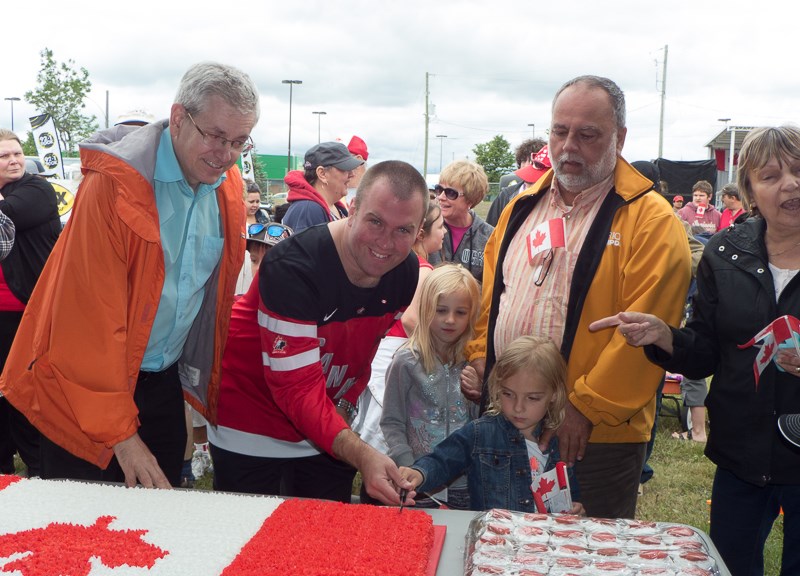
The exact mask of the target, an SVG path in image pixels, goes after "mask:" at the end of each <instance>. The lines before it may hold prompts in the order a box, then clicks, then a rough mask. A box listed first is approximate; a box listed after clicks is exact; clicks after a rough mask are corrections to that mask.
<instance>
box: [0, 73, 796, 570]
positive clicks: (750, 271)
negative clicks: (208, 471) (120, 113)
mask: <svg viewBox="0 0 800 576" xmlns="http://www.w3.org/2000/svg"><path fill="white" fill-rule="evenodd" d="M259 115H260V108H259V96H258V90H257V88H256V86H255V84H254V83H253V81H252V80H251V79H250V77H249V76H247V75H246V74H245V73H243V72H241V71H240V70H238V69H236V68H233V67H230V66H226V65H223V64H217V63H201V64H197V65H194V66H192V67H191V68H190V69H189V70H188V71H187V72H186V73H185V74H184V76H183V78H182V79H181V81H180V85H179V87H178V91H177V94H176V97H175V101H174V103H173V104H172V107H171V109H170V114H169V118H167V119H165V120H162V121H154V122H150V123H147V124H145V125H143V126H125V125H120V126H115V127H114V128H112V129H110V130H106V131H102V132H99V133H97V134H95V135H94V136H93V137H92V138H90V139H89V140H88V141H86V142H84V143H82V144H81V162H82V166H83V172H84V179H83V181H82V183H81V185H80V190H79V193H78V194H77V200H76V202H75V206H74V208H73V214H72V217H71V218H70V220H69V222H68V223H67V225H66V227H65V228H64V230H63V231H62V230H61V226H60V222H59V219H58V214H57V210H56V208H55V195H54V194H53V193H52V189H51V188H50V187H49V184H48V183H47V182H46V181H44V180H42V179H40V178H36V177H33V176H29V175H26V174H25V172H24V159H22V150H21V143H20V141H19V139H18V138H17V137H16V135H15V134H14V133H13V132H9V131H7V130H0V194H2V200H0V257H2V258H3V261H2V265H0V319H2V322H0V361H2V363H3V372H2V376H0V393H1V394H2V398H0V472H3V473H8V472H12V471H13V469H14V468H13V461H12V460H11V458H12V455H13V454H14V453H15V452H19V454H20V456H21V458H22V460H23V461H24V463H25V464H26V465H27V467H28V474H30V475H40V476H41V477H42V478H73V479H86V480H96V481H112V482H124V483H125V484H126V485H128V486H134V485H137V484H140V485H142V486H144V487H155V488H169V487H173V486H180V485H181V484H182V482H184V480H185V478H186V476H187V472H186V470H185V466H184V464H185V462H186V461H187V454H191V446H192V441H194V442H195V443H197V446H202V447H203V448H202V450H201V451H207V454H208V455H207V459H209V460H211V461H213V466H214V468H213V484H214V488H215V489H217V490H225V491H233V492H243V493H255V494H276V495H283V496H300V497H310V498H324V499H332V500H339V501H343V502H350V501H351V498H352V487H353V480H354V477H355V475H356V472H360V474H361V478H362V494H361V497H362V500H363V501H369V502H373V503H376V504H377V503H383V504H387V505H401V504H409V505H410V504H416V505H418V506H420V507H437V506H441V505H446V506H448V507H451V508H457V509H465V510H482V509H486V508H490V507H502V508H509V509H513V510H519V511H526V512H528V511H536V510H540V506H541V498H540V496H541V494H539V493H538V492H537V489H536V488H535V486H536V480H537V479H538V478H539V477H540V476H541V475H542V474H545V473H547V472H548V471H550V470H552V469H553V468H554V467H555V466H556V464H557V463H558V462H564V463H566V465H567V466H568V476H569V483H570V493H571V499H570V500H571V504H570V508H569V511H570V512H572V513H573V514H586V515H589V516H593V517H605V518H633V517H634V516H635V513H636V503H637V494H638V490H639V487H640V482H641V480H642V470H643V467H644V465H645V462H646V458H647V455H648V442H650V441H651V438H652V435H653V432H654V425H655V418H656V416H657V409H656V406H657V401H658V396H659V391H660V388H661V386H662V385H663V379H664V374H665V370H669V371H670V372H674V373H680V374H683V375H684V376H685V379H686V380H685V381H690V379H693V380H694V381H695V382H699V383H700V384H699V387H700V388H702V390H703V391H704V392H705V391H706V390H707V388H706V384H705V379H706V378H707V377H709V376H712V375H713V381H712V383H711V386H710V391H709V392H708V397H707V398H701V399H700V400H699V401H697V400H696V395H695V396H692V398H693V399H692V402H695V403H698V406H696V407H697V408H700V409H704V406H707V408H708V413H709V419H710V422H711V426H712V428H711V432H710V434H709V436H708V439H707V445H706V454H707V456H708V457H709V458H710V459H711V460H712V461H713V462H714V463H715V464H716V466H717V469H716V475H715V479H714V485H713V489H712V496H711V498H712V507H711V530H710V532H711V538H712V539H713V541H714V544H715V545H716V547H717V549H718V550H719V551H720V553H721V555H722V558H723V559H724V560H725V562H726V563H727V565H728V567H729V569H730V570H731V572H732V573H733V574H748V575H749V574H759V573H760V571H762V572H763V547H764V542H765V539H766V537H767V535H768V534H769V532H770V530H771V527H772V523H773V521H774V519H775V518H776V516H777V514H778V513H779V510H781V509H782V510H783V513H784V514H785V522H784V549H783V571H784V573H787V574H791V573H800V547H795V546H793V543H794V540H795V539H796V538H800V530H798V529H797V527H796V526H794V521H795V519H796V518H798V517H800V451H798V449H797V447H796V445H795V444H797V443H800V439H798V438H797V437H796V434H797V418H798V417H793V416H792V415H794V414H798V413H800V386H798V383H799V382H800V381H798V378H800V354H798V352H797V350H798V346H797V344H796V343H795V344H793V342H794V341H793V340H792V338H796V337H798V336H795V335H791V336H790V338H789V339H787V341H786V342H784V341H779V342H778V341H776V342H775V344H776V345H780V347H779V352H778V353H777V354H776V355H775V356H774V362H769V363H767V362H764V361H762V362H760V364H759V361H760V360H763V350H762V351H759V349H758V348H756V347H744V348H743V347H742V346H740V345H741V344H743V343H745V342H748V341H749V340H751V339H752V338H753V336H754V335H755V334H757V333H759V332H760V331H762V330H763V329H764V328H765V327H768V326H770V325H771V323H773V321H775V320H776V319H778V318H780V317H782V316H784V315H788V316H790V317H791V315H792V314H796V313H797V310H798V308H796V307H798V306H800V301H799V300H798V298H800V290H798V283H800V280H798V279H797V278H796V276H797V271H798V269H800V217H798V216H800V176H799V175H798V174H800V130H798V129H796V128H792V127H780V128H763V129H757V130H754V131H753V132H752V133H751V134H750V135H749V136H748V137H747V139H746V140H745V142H744V145H743V147H742V150H741V153H740V155H739V171H738V187H737V186H736V185H733V184H731V185H728V186H726V187H725V188H723V190H722V193H721V199H722V202H723V204H724V205H725V210H724V211H723V212H722V213H720V212H719V211H718V210H717V209H716V208H715V205H714V196H715V194H714V190H713V186H712V185H711V184H710V183H708V182H706V181H700V182H698V183H697V184H696V185H695V186H694V190H693V192H692V201H691V202H689V203H688V204H686V205H685V206H684V205H683V198H682V197H680V196H676V197H675V199H674V202H673V206H670V203H669V202H668V201H667V200H665V198H664V196H662V195H661V194H659V193H658V191H657V190H658V185H659V180H660V179H659V177H658V176H657V174H656V173H655V172H653V171H652V170H653V166H648V165H647V164H648V163H642V164H637V166H636V167H634V166H632V165H631V164H629V163H628V162H627V161H626V160H625V159H624V158H623V155H622V151H623V147H624V144H625V141H626V136H627V132H628V127H627V125H626V114H625V97H624V94H623V92H622V90H621V89H620V88H619V87H618V86H617V85H616V84H615V83H614V82H613V81H611V80H609V79H607V78H602V77H597V76H580V77H577V78H574V79H572V80H569V81H568V82H566V83H565V84H564V85H563V86H562V87H561V88H560V89H559V90H558V91H557V92H556V94H555V96H554V98H553V103H552V121H551V125H550V130H549V139H548V141H547V142H545V141H542V140H538V141H532V142H529V143H527V144H526V146H525V147H521V148H520V150H519V151H518V152H519V153H518V155H517V163H518V170H517V171H516V172H515V174H514V175H513V176H512V177H511V178H509V179H508V181H509V185H508V187H507V188H506V189H505V190H504V191H503V193H502V194H501V196H500V197H498V199H496V200H495V203H494V205H493V206H492V208H491V210H490V217H489V221H488V222H486V221H484V220H482V219H481V217H480V216H479V215H478V214H477V213H476V212H475V210H474V208H475V206H476V205H478V204H479V203H480V202H482V201H483V200H484V198H485V196H486V195H487V192H488V189H489V183H488V179H487V177H486V173H485V171H484V170H483V168H482V167H481V166H479V165H478V164H476V163H474V162H470V161H466V160H459V161H455V162H453V163H451V164H450V165H448V166H447V167H445V168H444V169H443V170H442V173H441V175H440V179H439V182H438V184H437V185H435V186H434V187H433V189H432V190H429V187H428V185H427V184H426V182H425V180H424V179H423V178H422V176H421V175H420V173H419V172H418V171H417V170H416V169H415V168H414V167H413V166H411V165H410V164H408V163H406V162H403V161H399V160H389V161H384V162H379V163H376V164H374V165H372V166H370V167H368V168H367V166H366V160H367V158H368V155H369V153H368V151H367V146H366V143H365V142H364V141H363V140H362V139H360V138H358V137H354V139H353V140H352V141H351V142H350V145H349V146H345V145H344V144H341V143H335V142H325V143H320V144H318V145H316V146H314V147H312V148H311V149H309V150H308V152H307V153H306V154H305V159H304V165H303V170H297V171H292V172H289V173H288V174H287V176H286V184H287V186H288V187H289V195H288V208H287V209H286V211H285V213H284V214H282V215H281V218H280V222H276V221H273V219H272V217H271V216H270V215H269V214H266V213H264V212H263V211H262V210H261V209H260V190H259V188H258V187H257V186H256V185H255V183H251V182H245V181H243V179H242V177H241V174H240V172H239V170H238V168H237V167H236V162H237V160H238V158H239V156H240V154H242V153H243V152H246V151H247V150H249V149H250V148H251V147H252V141H251V139H250V134H251V132H252V130H253V128H254V126H255V125H256V123H257V122H258V119H259ZM703 245H705V248H704V249H702V246H703ZM690 246H691V247H692V248H691V249H690ZM698 246H700V249H698ZM701 252H702V257H700V253H701ZM698 260H699V263H698ZM687 296H691V298H692V306H691V313H690V315H689V317H688V321H685V323H684V322H683V320H684V318H685V308H686V306H685V304H686V300H687ZM794 321H795V322H796V323H797V321H796V320H794ZM797 325H798V326H800V323H797ZM777 334H778V332H775V333H774V336H775V337H777ZM781 334H783V332H781ZM767 360H769V359H767ZM754 363H755V368H754ZM704 395H705V394H703V396H704ZM689 396H690V395H689V394H687V399H688V398H689ZM687 401H688V400H687ZM187 405H188V406H189V407H190V408H191V410H192V411H194V412H195V413H196V418H195V420H194V421H192V419H191V418H189V417H188V416H187V414H189V412H187V410H186V406H187ZM693 414H694V413H693ZM697 418H698V420H701V421H702V422H703V423H705V414H703V415H702V416H700V415H699V413H698V416H697ZM779 418H780V419H781V422H782V423H783V426H782V427H779V426H778V420H779ZM192 424H194V426H192ZM198 429H199V430H198ZM781 431H784V432H785V433H786V434H787V436H789V441H787V440H786V439H784V438H783V437H782V435H781ZM693 432H694V439H695V440H703V439H705V436H704V435H705V428H704V427H703V431H702V434H701V432H700V431H693ZM206 434H207V439H206ZM206 440H207V444H206ZM205 446H208V448H205ZM187 451H188V452H187ZM184 485H185V483H184ZM795 504H797V505H798V507H795ZM548 510H549V509H548ZM795 513H798V516H795Z"/></svg>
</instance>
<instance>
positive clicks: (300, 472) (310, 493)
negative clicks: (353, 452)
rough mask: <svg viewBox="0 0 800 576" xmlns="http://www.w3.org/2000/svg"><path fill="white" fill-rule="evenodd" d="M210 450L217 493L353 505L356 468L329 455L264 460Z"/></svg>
mask: <svg viewBox="0 0 800 576" xmlns="http://www.w3.org/2000/svg"><path fill="white" fill-rule="evenodd" d="M209 448H210V450H211V459H212V460H213V461H214V490H222V491H225V492H243V493H245V494H270V495H274V496H296V497H299V498H318V499H322V500H336V501H338V502H345V503H349V502H350V496H351V493H352V490H353V478H354V477H355V474H356V469H355V468H353V467H352V466H350V465H349V464H347V463H345V462H342V461H341V460H337V459H336V458H333V457H331V456H329V455H328V454H319V455H317V456H308V457H305V458H262V457H259V456H248V455H246V454H237V453H236V452H230V451H228V450H223V449H222V448H219V447H217V446H214V445H213V444H209Z"/></svg>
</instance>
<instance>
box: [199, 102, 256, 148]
mask: <svg viewBox="0 0 800 576" xmlns="http://www.w3.org/2000/svg"><path fill="white" fill-rule="evenodd" d="M186 115H187V116H188V117H189V120H191V121H192V125H193V126H194V127H195V128H196V129H197V131H198V132H199V133H200V137H201V138H202V139H203V144H205V145H206V146H210V147H212V148H216V149H217V150H219V149H222V150H227V149H228V148H230V149H231V150H233V151H234V152H237V153H239V154H244V153H246V152H249V151H250V150H252V148H253V141H252V140H251V139H250V137H249V136H248V137H247V140H228V139H227V138H223V137H222V136H220V135H219V134H210V133H208V132H204V131H203V130H201V129H200V126H198V125H197V122H195V121H194V118H192V115H191V113H190V112H189V111H188V110H187V111H186Z"/></svg>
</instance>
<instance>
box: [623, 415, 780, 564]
mask: <svg viewBox="0 0 800 576" xmlns="http://www.w3.org/2000/svg"><path fill="white" fill-rule="evenodd" d="M678 430H679V424H678V420H677V419H676V418H670V417H661V418H660V419H659V426H658V432H657V434H656V443H655V447H654V449H653V454H652V456H651V457H650V465H651V466H652V467H653V469H654V470H655V474H654V475H653V478H652V479H651V480H650V481H649V482H648V483H647V484H645V485H644V493H643V495H642V496H641V497H639V503H638V505H637V508H636V517H637V518H640V519H643V520H653V521H658V522H678V523H680V524H688V525H690V526H694V527H695V528H699V529H701V530H703V531H704V532H706V533H708V528H709V505H708V501H709V500H710V499H711V485H712V482H713V479H714V470H715V466H714V465H713V464H712V463H711V461H710V460H708V459H707V458H706V457H705V456H704V455H703V447H704V444H699V443H697V442H691V441H680V440H675V439H673V438H672V437H671V434H672V432H675V431H678ZM782 547H783V516H779V517H778V520H777V521H776V522H775V525H774V526H773V529H772V533H771V534H770V535H769V538H768V539H767V545H766V547H765V550H764V574H765V576H777V575H778V574H780V565H781V548H782Z"/></svg>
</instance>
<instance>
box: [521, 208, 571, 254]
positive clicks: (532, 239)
mask: <svg viewBox="0 0 800 576" xmlns="http://www.w3.org/2000/svg"><path fill="white" fill-rule="evenodd" d="M565 239H566V233H565V231H564V219H563V218H553V219H551V220H547V221H545V222H542V223H541V224H539V225H538V226H537V227H536V228H534V229H533V231H532V232H531V233H530V234H528V241H527V244H528V258H529V259H530V260H531V262H532V261H533V258H534V256H536V255H537V254H540V253H541V252H545V251H547V250H550V249H551V248H559V247H560V248H563V247H564V246H566V245H567V244H566V241H565Z"/></svg>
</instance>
